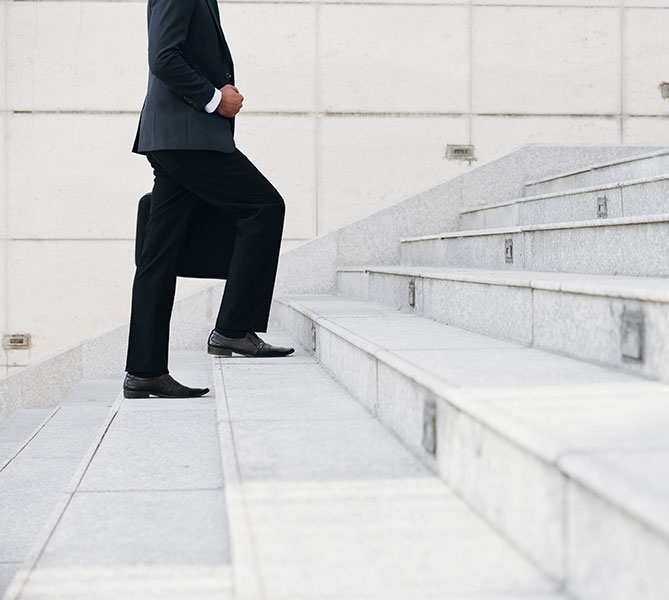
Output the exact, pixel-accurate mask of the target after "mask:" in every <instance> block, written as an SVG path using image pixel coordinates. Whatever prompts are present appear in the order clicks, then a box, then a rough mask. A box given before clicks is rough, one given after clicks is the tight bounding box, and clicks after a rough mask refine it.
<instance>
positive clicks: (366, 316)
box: [278, 295, 669, 536]
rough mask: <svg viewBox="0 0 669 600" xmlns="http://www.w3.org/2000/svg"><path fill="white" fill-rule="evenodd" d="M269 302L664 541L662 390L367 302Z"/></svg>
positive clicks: (668, 401)
mask: <svg viewBox="0 0 669 600" xmlns="http://www.w3.org/2000/svg"><path fill="white" fill-rule="evenodd" d="M278 302H283V303H286V304H288V305H290V306H291V307H292V308H293V309H294V310H297V311H299V312H302V313H303V314H307V315H308V316H309V317H310V318H312V319H317V320H318V323H319V324H320V325H322V326H323V327H324V328H326V329H329V330H330V331H332V332H334V333H335V334H336V335H338V336H341V337H342V338H344V339H346V340H347V341H348V342H349V343H351V344H355V345H356V346H358V347H360V348H362V349H363V350H364V351H365V352H367V353H369V354H372V355H374V356H376V357H377V359H378V360H380V361H383V362H385V363H386V364H388V365H390V366H391V367H392V368H393V369H395V370H397V371H398V372H400V373H402V374H403V375H405V376H406V377H409V378H412V379H414V380H416V381H420V382H421V384H422V385H424V386H425V385H426V386H428V387H429V388H430V389H432V390H433V391H434V393H435V394H437V395H438V396H440V397H442V398H446V399H447V401H448V402H449V403H451V404H453V405H455V406H456V407H457V408H458V409H459V410H462V411H463V412H466V413H468V414H470V415H472V416H474V417H475V418H476V419H478V420H480V421H481V422H483V423H485V424H487V425H488V426H489V427H491V428H492V429H494V430H496V431H497V432H498V433H499V434H501V435H503V436H505V437H507V438H508V439H510V440H512V441H513V442H514V443H515V444H517V445H520V446H522V447H524V448H526V449H527V450H528V451H529V452H531V453H533V454H534V455H536V456H538V457H540V458H542V459H543V460H544V461H547V462H549V463H551V464H552V465H554V467H555V468H556V469H558V470H560V471H562V472H563V473H565V474H566V475H567V476H568V477H571V478H573V479H575V480H578V481H579V482H580V483H581V484H582V485H584V486H585V487H587V488H589V489H593V490H596V491H597V492H598V493H599V494H601V495H602V496H603V497H605V498H607V499H608V500H609V501H610V502H612V503H614V504H615V505H617V506H619V507H622V508H623V510H625V511H627V512H628V513H629V514H631V515H633V516H634V518H636V519H638V520H639V521H641V522H643V523H645V524H647V525H648V526H650V527H652V528H653V529H654V530H656V531H659V532H661V533H662V535H664V536H669V486H667V485H666V483H658V482H666V481H669V443H667V441H666V431H667V428H669V386H667V385H664V384H662V383H659V382H653V381H649V380H647V379H643V378H640V377H636V376H634V375H628V374H624V373H621V372H618V371H615V370H612V369H608V368H605V367H600V366H596V365H592V364H589V363H584V362H581V361H578V360H576V359H572V358H566V357H562V356H558V355H555V354H552V353H550V352H546V351H542V350H537V349H534V348H527V347H524V346H521V345H519V344H514V343H512V342H506V341H501V340H498V339H495V338H491V337H488V336H485V335H480V334H476V333H472V332H469V331H465V330H462V329H458V328H455V327H451V326H448V325H445V324H442V323H439V322H437V321H433V320H431V319H427V318H424V317H419V316H417V315H407V314H406V313H400V312H399V311H396V310H392V309H388V308H385V309H384V307H382V306H381V305H377V304H373V303H367V302H362V301H355V300H349V299H345V298H342V297H339V296H331V295H312V296H305V295H301V296H283V297H280V298H279V299H278ZM365 308H367V312H365ZM565 382H568V383H565ZM612 453H613V454H614V455H615V456H623V457H624V460H613V459H612V458H611V455H612ZM648 454H652V455H653V456H654V457H655V460H653V461H649V460H647V455H648ZM629 481H634V482H635V485H629ZM626 482H627V483H626Z"/></svg>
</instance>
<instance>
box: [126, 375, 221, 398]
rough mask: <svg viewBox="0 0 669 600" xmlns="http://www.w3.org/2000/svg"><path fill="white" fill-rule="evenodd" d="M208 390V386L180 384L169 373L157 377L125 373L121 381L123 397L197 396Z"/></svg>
mask: <svg viewBox="0 0 669 600" xmlns="http://www.w3.org/2000/svg"><path fill="white" fill-rule="evenodd" d="M208 391H209V388H190V387H186V386H185V385H181V384H180V383H179V382H178V381H176V380H175V379H174V378H173V377H172V376H171V375H170V374H169V373H164V374H163V375H158V376H157V377H138V376H137V375H131V374H130V373H127V374H126V376H125V380H124V381H123V396H124V397H125V398H148V397H149V396H150V395H152V396H160V397H161V398H197V397H198V396H202V395H204V394H206V393H207V392H208Z"/></svg>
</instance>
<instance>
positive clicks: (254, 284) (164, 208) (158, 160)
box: [125, 148, 285, 373]
mask: <svg viewBox="0 0 669 600" xmlns="http://www.w3.org/2000/svg"><path fill="white" fill-rule="evenodd" d="M146 155H147V158H148V160H149V162H150V163H151V166H152V167H153V172H154V185H153V197H152V200H151V210H150V214H149V220H148V223H147V226H146V238H145V241H144V246H143V249H142V253H141V257H140V259H139V262H138V264H137V269H136V271H135V278H134V281H133V287H132V308H131V317H130V334H129V340H128V354H127V359H126V367H125V368H126V371H129V372H131V373H132V372H142V373H149V372H150V373H166V372H168V368H167V356H168V346H169V329H170V318H171V315H172V307H173V304H174V294H175V289H176V266H177V259H178V256H179V252H180V249H182V248H183V245H184V241H185V235H184V233H185V230H186V225H187V223H188V217H189V215H190V211H191V210H192V208H193V201H194V199H197V197H199V198H201V199H202V200H204V201H206V202H209V203H211V204H212V205H214V206H215V207H217V208H218V209H220V210H222V211H225V213H227V214H229V215H230V218H231V219H234V220H235V221H236V237H235V243H234V248H233V251H232V256H231V259H230V267H229V271H228V277H227V281H226V284H225V291H224V293H223V298H222V300H221V306H220V309H219V312H218V316H217V318H216V325H215V326H216V327H217V328H227V329H242V330H248V331H256V332H258V331H259V332H263V331H267V323H268V320H269V310H270V304H271V301H272V293H273V290H274V282H275V279H276V269H277V264H278V259H279V249H280V244H281V234H282V232H283V222H284V215H285V204H284V201H283V198H282V197H281V195H280V194H279V192H278V191H277V190H276V188H275V187H274V186H273V185H272V184H271V183H270V182H269V181H268V180H267V179H266V178H265V176H264V175H263V174H262V173H261V172H260V171H259V170H258V169H257V168H256V167H255V165H253V163H252V162H251V161H250V160H249V159H248V158H247V157H246V156H245V155H244V154H243V153H242V152H241V151H240V150H239V149H238V148H237V149H235V150H234V151H233V152H218V151H213V150H154V151H149V152H147V153H146ZM204 343H206V340H203V344H204Z"/></svg>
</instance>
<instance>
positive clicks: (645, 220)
mask: <svg viewBox="0 0 669 600" xmlns="http://www.w3.org/2000/svg"><path fill="white" fill-rule="evenodd" d="M661 223H669V213H657V214H653V215H635V216H632V217H614V218H612V219H587V220H583V221H567V222H563V223H541V224H538V225H514V226H513V227H497V228H490V229H471V230H464V231H447V232H443V233H433V234H428V235H423V236H416V237H401V238H400V244H408V243H414V242H424V241H433V240H444V239H457V238H468V237H485V236H493V235H510V234H514V233H532V232H535V231H556V230H561V229H590V228H596V227H625V226H633V225H656V224H661Z"/></svg>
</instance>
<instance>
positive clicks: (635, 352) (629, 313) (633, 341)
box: [620, 309, 644, 362]
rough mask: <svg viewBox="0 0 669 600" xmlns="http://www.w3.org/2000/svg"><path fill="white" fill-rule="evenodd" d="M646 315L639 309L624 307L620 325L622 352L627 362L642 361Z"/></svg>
mask: <svg viewBox="0 0 669 600" xmlns="http://www.w3.org/2000/svg"><path fill="white" fill-rule="evenodd" d="M643 344H644V316H643V312H641V311H638V310H626V309H623V314H622V318H621V327H620V352H621V354H622V358H623V360H624V361H625V362H642V361H643Z"/></svg>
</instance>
